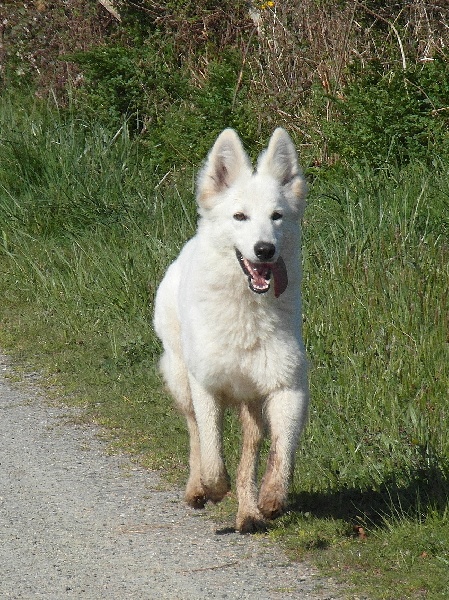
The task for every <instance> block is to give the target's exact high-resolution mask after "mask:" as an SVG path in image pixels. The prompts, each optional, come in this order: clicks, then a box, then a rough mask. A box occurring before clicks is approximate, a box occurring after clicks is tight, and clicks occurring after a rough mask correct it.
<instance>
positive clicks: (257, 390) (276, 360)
mask: <svg viewBox="0 0 449 600" xmlns="http://www.w3.org/2000/svg"><path fill="white" fill-rule="evenodd" d="M265 304H266V303H265ZM204 308H205V309H206V307H204ZM206 313H207V314H206ZM203 317H204V318H203V319H202V320H201V324H200V325H199V326H197V327H196V328H195V330H194V331H192V332H191V334H192V336H193V337H194V340H193V339H191V342H192V344H191V345H190V344H189V345H190V347H189V348H186V354H187V356H186V358H187V360H188V362H189V363H190V368H191V370H192V371H193V372H194V374H195V375H196V377H197V378H198V379H199V380H200V381H201V382H202V383H203V385H205V386H206V387H208V388H209V389H211V390H213V391H216V392H219V393H221V394H222V395H224V396H227V397H229V398H233V399H236V400H240V399H249V398H251V397H254V398H256V397H260V396H264V395H267V394H268V393H270V391H271V390H273V389H276V388H277V387H279V386H282V385H284V384H285V383H286V382H287V381H290V382H291V381H292V379H293V378H294V377H295V375H296V372H297V366H298V361H299V360H300V353H301V352H300V346H299V343H298V335H297V333H296V332H295V330H294V329H295V328H294V325H293V323H289V322H286V320H285V319H283V318H282V315H280V314H278V313H277V312H276V311H273V310H271V311H267V309H266V307H265V306H264V304H263V303H262V302H259V301H258V302H256V303H247V302H245V300H244V299H242V298H240V301H239V302H229V303H228V304H227V305H222V306H221V308H220V309H219V310H218V307H216V306H215V307H214V309H213V310H209V311H206V310H205V312H204V313H203ZM197 325H198V323H197Z"/></svg>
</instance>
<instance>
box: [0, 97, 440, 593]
mask: <svg viewBox="0 0 449 600" xmlns="http://www.w3.org/2000/svg"><path fill="white" fill-rule="evenodd" d="M0 102H1V107H0V127H1V134H0V165H1V166H0V294H1V297H2V302H1V304H0V344H1V345H2V346H4V347H5V348H6V349H7V350H8V351H10V352H12V353H13V354H14V355H15V356H16V358H17V359H18V360H19V359H22V360H23V361H25V362H26V363H27V364H30V363H31V364H33V365H35V366H37V367H39V368H40V369H41V370H42V372H43V373H44V375H45V380H46V381H48V382H49V383H52V384H54V385H56V389H58V390H60V391H63V392H64V395H65V397H66V398H67V401H69V402H73V403H76V404H78V405H81V406H83V407H84V409H85V414H86V418H89V419H93V420H96V421H97V422H99V423H101V424H103V425H106V426H108V428H109V430H110V431H111V434H112V436H113V439H114V440H115V443H117V444H120V446H121V447H124V448H126V449H127V450H128V451H130V452H134V453H136V454H137V455H138V456H139V458H140V460H141V461H142V462H143V463H144V464H147V465H149V466H151V467H156V468H159V467H165V468H166V469H167V472H169V473H170V474H171V476H174V477H176V478H177V480H178V481H182V480H184V479H185V477H186V468H187V456H186V446H187V436H186V431H185V426H184V424H183V422H182V420H181V419H180V418H179V417H178V415H177V414H176V412H175V411H174V409H173V406H172V402H171V400H170V399H169V398H168V397H167V395H166V393H165V392H164V390H163V388H162V386H161V381H160V378H159V376H158V374H157V370H156V363H157V359H158V355H159V352H160V346H159V343H158V341H157V339H156V338H155V336H154V334H153V331H152V326H151V319H152V299H153V295H154V291H155V289H156V286H157V284H158V282H159V281H160V279H161V277H162V275H163V272H164V269H165V268H166V266H167V265H168V264H169V262H170V261H171V260H172V259H173V258H174V257H175V256H176V254H177V253H178V251H179V249H180V247H181V245H182V244H183V242H184V241H185V240H186V239H187V238H188V237H189V236H191V235H192V233H193V231H194V229H195V221H196V217H195V206H194V199H193V173H192V172H191V171H189V170H185V171H176V170H175V169H173V170H172V171H170V172H168V173H165V172H161V171H160V168H159V167H158V164H157V162H155V160H154V159H153V160H149V159H148V157H147V156H146V154H145V152H144V150H143V148H142V147H141V146H140V145H139V142H138V141H136V140H134V141H133V140H131V139H130V138H129V136H128V135H127V127H126V123H125V122H124V123H123V124H122V126H121V127H120V128H119V129H118V130H117V131H113V132H108V131H106V130H104V129H103V128H101V127H100V126H98V125H95V124H92V123H86V122H82V121H79V120H77V119H76V118H75V116H74V115H70V114H67V113H64V114H59V112H58V110H57V107H51V109H50V108H47V109H45V110H43V109H42V108H41V107H32V106H31V107H30V106H27V107H26V109H25V108H23V107H22V108H21V107H20V106H19V105H18V104H17V102H14V101H11V100H8V99H7V98H6V99H5V98H4V99H3V100H1V101H0ZM448 168H449V167H448V165H447V164H445V163H443V162H441V161H439V160H438V159H437V158H435V160H434V163H433V166H432V167H431V168H429V167H428V166H424V165H421V164H419V163H416V164H410V165H409V166H408V167H407V168H406V169H402V170H395V169H393V168H392V169H390V170H389V171H388V172H386V171H385V172H373V171H372V170H369V169H368V168H367V169H365V170H364V169H362V168H358V169H357V170H355V171H354V172H345V173H338V172H334V173H333V174H332V176H331V177H326V178H324V177H322V178H319V179H316V180H315V181H314V182H313V184H312V186H311V193H310V197H309V206H308V209H307V211H306V216H305V220H304V224H303V227H304V250H303V262H304V283H303V292H304V317H305V322H304V334H305V338H306V344H307V347H308V352H309V358H310V362H311V372H310V380H311V390H312V406H311V414H310V422H309V425H308V428H307V429H306V432H305V434H304V436H303V439H302V442H301V447H300V449H299V451H298V462H297V469H296V472H295V477H294V480H293V486H292V496H291V510H290V511H289V513H288V514H286V515H285V516H284V517H283V518H281V519H279V520H278V521H276V522H275V523H274V525H273V529H272V531H271V535H272V536H273V537H276V538H280V539H281V540H282V541H283V543H285V544H286V546H287V547H288V548H289V549H290V550H289V551H290V552H291V553H292V555H293V556H304V555H308V554H312V555H313V557H314V560H315V561H317V562H319V563H320V564H322V565H323V568H326V569H328V570H331V571H332V572H334V573H335V574H336V575H337V576H341V577H342V578H343V579H344V580H345V581H346V582H349V583H351V582H352V583H354V584H356V586H357V593H358V594H360V593H367V594H369V595H370V597H372V598H389V599H391V600H393V599H394V600H398V599H399V598H415V597H416V598H418V597H426V598H441V599H442V598H447V596H448V594H449V578H448V575H447V573H448V569H447V566H448V561H449V518H448V517H449V514H448V508H447V507H448V497H449V431H448V427H447V425H446V422H447V417H448V410H449V401H448V390H449V366H448V365H449V344H448V342H449V338H448V331H449V327H448V326H449V322H448V320H449V283H448V282H449V244H448V233H449V220H448V216H447V215H448V214H449V211H448V198H449V179H448V176H447V175H448ZM167 433H169V435H167ZM238 446H239V436H238V427H237V425H236V422H235V420H232V419H229V421H228V426H227V434H226V450H227V454H228V459H229V461H230V467H231V472H232V471H233V469H235V464H236V461H237V457H238ZM361 528H363V535H361V534H360V532H361V531H362V530H361ZM354 593H355V592H354Z"/></svg>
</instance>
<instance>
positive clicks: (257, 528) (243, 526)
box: [236, 513, 267, 534]
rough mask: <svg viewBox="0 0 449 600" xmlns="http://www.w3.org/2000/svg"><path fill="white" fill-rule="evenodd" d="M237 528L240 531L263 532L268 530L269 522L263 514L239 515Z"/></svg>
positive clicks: (243, 532) (242, 532)
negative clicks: (267, 522)
mask: <svg viewBox="0 0 449 600" xmlns="http://www.w3.org/2000/svg"><path fill="white" fill-rule="evenodd" d="M236 529H237V531H238V532H239V533H241V534H245V533H263V532H265V531H266V530H267V524H266V522H265V519H264V518H263V516H262V514H260V513H257V514H255V515H237V522H236Z"/></svg>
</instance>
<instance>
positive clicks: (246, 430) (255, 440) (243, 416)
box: [236, 402, 266, 533]
mask: <svg viewBox="0 0 449 600" xmlns="http://www.w3.org/2000/svg"><path fill="white" fill-rule="evenodd" d="M240 420H241V423H242V433H243V440H242V456H241V459H240V464H239V468H238V471H237V498H238V501H239V508H238V512H237V523H236V528H237V529H238V531H240V533H253V532H256V531H260V530H263V529H265V527H266V524H265V520H264V518H263V515H262V513H261V512H260V510H259V509H258V507H257V483H256V478H257V466H258V462H259V451H260V445H261V442H262V437H263V420H262V408H261V406H260V404H258V403H257V402H253V403H250V404H245V403H244V404H242V406H241V408H240Z"/></svg>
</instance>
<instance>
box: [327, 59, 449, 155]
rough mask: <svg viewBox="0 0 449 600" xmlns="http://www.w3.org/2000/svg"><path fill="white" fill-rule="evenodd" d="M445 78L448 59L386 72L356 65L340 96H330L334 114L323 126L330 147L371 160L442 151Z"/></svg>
mask: <svg viewBox="0 0 449 600" xmlns="http://www.w3.org/2000/svg"><path fill="white" fill-rule="evenodd" d="M448 78H449V63H448V62H447V61H445V60H442V59H439V58H438V59H434V60H432V61H429V62H425V63H422V64H417V65H413V66H412V67H410V68H408V69H406V70H399V69H396V70H390V71H388V72H383V71H382V69H381V68H380V66H379V65H376V64H373V65H371V66H369V67H368V68H365V69H361V68H360V65H357V66H356V67H354V68H353V69H352V73H351V74H350V78H349V83H348V84H347V85H346V86H345V87H344V88H343V90H342V97H340V98H336V97H332V102H333V103H334V105H335V107H336V108H337V111H338V119H336V120H334V121H333V122H330V123H329V124H328V127H327V131H326V133H327V135H328V140H329V150H330V151H331V152H334V153H336V154H338V155H339V156H340V157H341V158H342V159H344V160H345V161H348V162H353V161H355V160H366V161H368V162H369V163H370V164H372V165H375V166H379V165H382V164H383V163H386V162H390V161H393V162H398V163H403V164H404V163H408V162H409V161H411V160H413V159H420V160H422V159H425V158H426V157H427V156H430V155H431V154H432V153H433V151H434V149H435V148H438V152H441V149H442V147H446V148H447V143H448V136H447V125H448V124H449V110H448V106H449V79H448Z"/></svg>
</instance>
